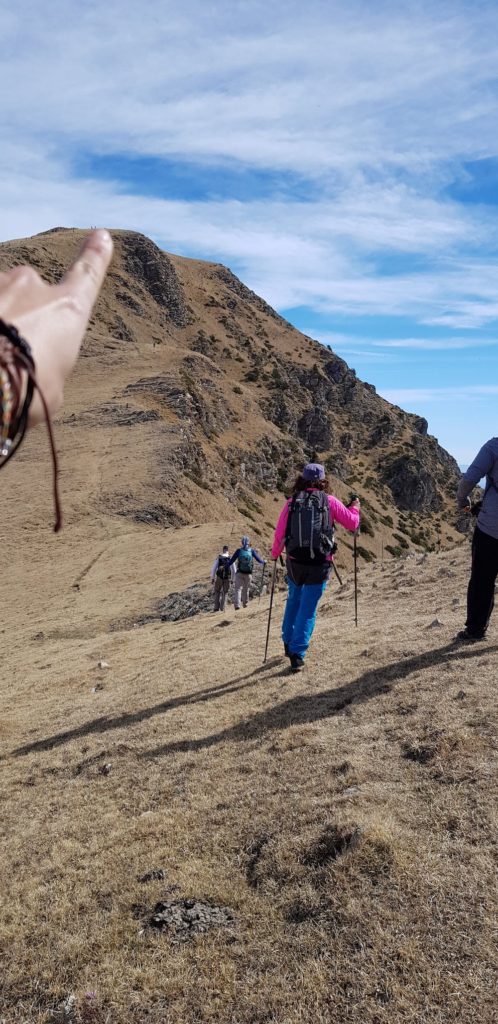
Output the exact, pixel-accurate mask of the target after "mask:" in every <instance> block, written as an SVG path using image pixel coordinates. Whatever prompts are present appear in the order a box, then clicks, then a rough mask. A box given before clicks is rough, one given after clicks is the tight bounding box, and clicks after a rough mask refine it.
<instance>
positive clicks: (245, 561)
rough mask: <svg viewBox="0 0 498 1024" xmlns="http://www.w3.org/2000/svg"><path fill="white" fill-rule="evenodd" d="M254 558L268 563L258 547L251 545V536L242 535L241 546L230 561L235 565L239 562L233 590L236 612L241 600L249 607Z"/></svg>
mask: <svg viewBox="0 0 498 1024" xmlns="http://www.w3.org/2000/svg"><path fill="white" fill-rule="evenodd" d="M254 559H256V561H257V562H259V564H260V565H266V562H265V559H264V558H261V555H258V552H257V551H256V549H255V548H252V547H251V545H250V542H249V537H242V541H241V547H240V548H237V550H236V551H234V553H233V555H232V557H231V559H230V563H229V564H230V565H233V563H234V562H237V569H236V571H235V583H234V591H233V604H234V608H235V611H236V612H237V611H238V610H239V608H240V605H241V602H242V607H243V608H247V602H248V600H249V587H250V585H251V579H252V570H253V560H254Z"/></svg>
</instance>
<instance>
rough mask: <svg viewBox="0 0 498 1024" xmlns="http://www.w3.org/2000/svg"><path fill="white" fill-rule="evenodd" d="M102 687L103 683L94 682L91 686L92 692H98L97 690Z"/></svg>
mask: <svg viewBox="0 0 498 1024" xmlns="http://www.w3.org/2000/svg"><path fill="white" fill-rule="evenodd" d="M103 689H104V684H103V683H96V684H95V686H92V693H98V692H99V690H103Z"/></svg>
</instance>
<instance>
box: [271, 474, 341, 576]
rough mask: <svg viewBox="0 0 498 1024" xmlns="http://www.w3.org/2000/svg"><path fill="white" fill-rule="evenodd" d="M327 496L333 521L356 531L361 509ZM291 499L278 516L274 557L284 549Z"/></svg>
mask: <svg viewBox="0 0 498 1024" xmlns="http://www.w3.org/2000/svg"><path fill="white" fill-rule="evenodd" d="M307 490H309V491H316V490H317V488H316V487H308V488H307ZM327 497H328V499H329V509H330V520H331V522H334V523H340V524H341V526H345V528H346V530H351V532H352V533H354V531H355V530H357V529H358V527H359V525H360V512H359V509H357V508H346V506H345V505H343V504H342V501H339V499H338V498H334V496H333V494H328V495H327ZM291 501H292V498H289V499H288V500H287V501H286V503H285V505H284V507H283V509H282V511H281V513H280V515H279V517H278V523H277V525H276V527H275V536H274V538H273V546H272V549H271V557H272V558H278V556H279V555H281V554H282V551H283V550H284V547H285V533H286V530H287V520H288V518H289V508H290V504H291ZM327 561H329V562H331V561H332V555H327Z"/></svg>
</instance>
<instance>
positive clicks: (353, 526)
mask: <svg viewBox="0 0 498 1024" xmlns="http://www.w3.org/2000/svg"><path fill="white" fill-rule="evenodd" d="M329 507H330V514H331V516H332V519H334V520H335V522H337V523H340V524H341V526H344V527H345V528H346V530H351V532H352V533H354V531H355V530H357V529H358V527H359V525H360V507H359V502H358V504H356V503H354V504H353V505H350V506H349V508H346V505H343V504H342V501H339V498H334V496H333V495H332V494H329Z"/></svg>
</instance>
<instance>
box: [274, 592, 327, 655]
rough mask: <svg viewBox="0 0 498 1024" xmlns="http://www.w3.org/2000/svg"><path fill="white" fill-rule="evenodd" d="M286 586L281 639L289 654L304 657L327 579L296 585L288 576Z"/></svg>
mask: <svg viewBox="0 0 498 1024" xmlns="http://www.w3.org/2000/svg"><path fill="white" fill-rule="evenodd" d="M287 586H288V591H287V604H286V606H285V612H284V620H283V622H282V640H283V642H284V644H287V646H288V648H289V651H290V653H291V654H300V655H301V658H304V655H305V654H306V651H307V650H308V647H309V642H310V640H311V634H312V633H313V630H314V628H315V620H316V609H317V607H318V602H319V600H320V598H321V596H322V594H323V592H324V590H325V587H326V586H327V580H323V581H322V582H321V583H303V584H301V585H300V586H298V585H297V584H296V583H293V581H292V580H291V579H290V578H288V579H287Z"/></svg>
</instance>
